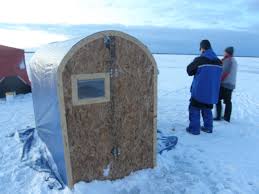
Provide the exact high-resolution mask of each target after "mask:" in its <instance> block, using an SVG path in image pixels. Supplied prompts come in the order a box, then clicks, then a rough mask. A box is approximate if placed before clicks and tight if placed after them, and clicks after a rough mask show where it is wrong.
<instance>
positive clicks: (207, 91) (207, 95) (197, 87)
mask: <svg viewBox="0 0 259 194" xmlns="http://www.w3.org/2000/svg"><path fill="white" fill-rule="evenodd" d="M200 51H201V55H200V56H199V57H197V58H195V59H194V61H193V62H192V63H191V64H190V65H188V66H187V73H188V75H189V76H194V78H193V82H192V86H191V99H190V105H189V120H190V124H189V127H188V128H187V129H186V131H187V132H188V133H190V134H193V135H199V134H200V131H201V130H202V131H204V132H206V133H212V132H213V115H212V109H213V104H216V103H217V102H218V98H219V90H220V80H221V74H222V62H221V60H220V59H218V57H217V56H216V54H215V53H214V51H213V50H212V47H211V44H210V42H209V41H208V40H202V41H201V43H200ZM200 115H202V118H203V121H204V126H203V127H201V124H200Z"/></svg>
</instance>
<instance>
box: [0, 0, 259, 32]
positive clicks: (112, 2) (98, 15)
mask: <svg viewBox="0 0 259 194" xmlns="http://www.w3.org/2000/svg"><path fill="white" fill-rule="evenodd" d="M14 5H15V6H14ZM255 10H257V11H255ZM258 10H259V3H258V0H236V1H231V2H227V1H226V0H215V1H208V0H199V1H193V0H181V1H179V0H170V1H157V0H156V1H155V0H123V1H121V0H95V1H92V0H55V1H53V0H44V1H42V0H38V1H37V0H26V1H19V0H8V1H2V2H1V12H0V18H1V19H0V22H2V23H3V22H5V23H34V24H36V23H41V24H123V25H140V26H141V25H152V26H168V27H173V28H189V29H201V28H210V29H219V28H221V29H236V30H240V29H242V30H244V29H247V30H250V29H252V30H253V28H252V26H256V25H257V24H259V21H258V19H257V18H259V11H258Z"/></svg>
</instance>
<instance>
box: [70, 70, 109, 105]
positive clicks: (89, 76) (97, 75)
mask: <svg viewBox="0 0 259 194" xmlns="http://www.w3.org/2000/svg"><path fill="white" fill-rule="evenodd" d="M95 79H104V97H97V98H88V99H79V98H78V85H77V84H78V81H81V80H95ZM71 81H72V104H73V105H74V106H80V105H86V104H96V103H103V102H109V101H110V74H109V73H92V74H77V75H72V76H71Z"/></svg>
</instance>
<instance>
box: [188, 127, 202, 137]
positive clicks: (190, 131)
mask: <svg viewBox="0 0 259 194" xmlns="http://www.w3.org/2000/svg"><path fill="white" fill-rule="evenodd" d="M186 131H187V133H190V134H191V135H200V132H196V133H194V132H193V131H192V130H191V129H190V128H189V127H187V128H186Z"/></svg>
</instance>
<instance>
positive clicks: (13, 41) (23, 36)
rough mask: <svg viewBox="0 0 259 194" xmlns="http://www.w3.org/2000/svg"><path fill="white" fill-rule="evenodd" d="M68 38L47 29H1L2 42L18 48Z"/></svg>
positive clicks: (0, 39) (33, 46)
mask: <svg viewBox="0 0 259 194" xmlns="http://www.w3.org/2000/svg"><path fill="white" fill-rule="evenodd" d="M66 39H68V38H67V37H66V36H65V35H62V34H61V35H60V34H54V33H48V32H47V31H40V30H29V29H26V28H20V29H16V30H15V29H1V28H0V43H1V44H3V45H6V46H13V47H17V48H35V47H38V46H40V45H42V44H47V43H49V42H53V41H62V40H66Z"/></svg>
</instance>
